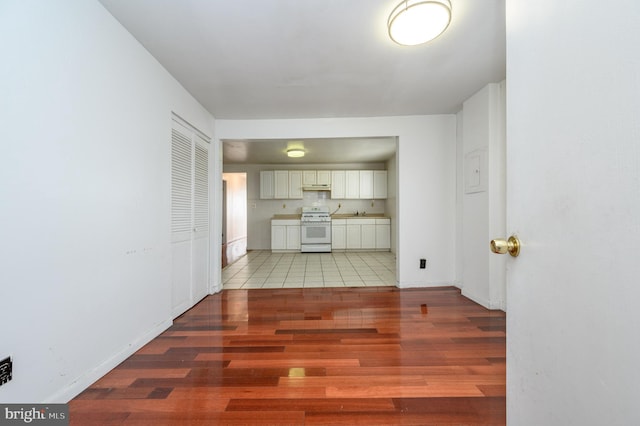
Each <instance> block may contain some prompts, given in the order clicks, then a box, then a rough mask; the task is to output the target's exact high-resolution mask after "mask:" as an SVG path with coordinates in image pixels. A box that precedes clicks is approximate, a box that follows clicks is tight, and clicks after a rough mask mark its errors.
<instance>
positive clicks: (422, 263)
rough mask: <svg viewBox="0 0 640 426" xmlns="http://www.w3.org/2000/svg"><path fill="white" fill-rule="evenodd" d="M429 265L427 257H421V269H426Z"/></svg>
mask: <svg viewBox="0 0 640 426" xmlns="http://www.w3.org/2000/svg"><path fill="white" fill-rule="evenodd" d="M426 267H427V259H420V269H425V268H426Z"/></svg>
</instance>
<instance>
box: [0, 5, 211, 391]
mask: <svg viewBox="0 0 640 426" xmlns="http://www.w3.org/2000/svg"><path fill="white" fill-rule="evenodd" d="M0 44H1V49H0V50H1V51H2V53H3V57H2V61H3V66H1V67H0V93H2V97H1V99H0V123H1V125H2V129H3V136H2V139H1V143H2V154H1V155H0V200H2V201H1V203H2V206H1V208H0V227H1V229H2V231H1V232H0V235H2V238H1V242H0V250H1V251H0V271H1V272H0V274H1V277H0V294H1V295H2V308H1V309H0V323H1V324H2V335H1V337H0V357H4V356H7V355H11V356H12V357H13V365H14V374H13V380H12V381H11V382H9V383H7V384H5V385H3V386H2V387H0V401H2V402H42V401H47V402H66V401H67V400H68V399H70V398H71V397H73V396H75V394H76V393H77V392H79V391H81V390H83V389H84V388H85V387H86V386H88V385H89V384H91V383H92V382H93V381H94V380H95V379H97V378H98V377H100V376H101V375H103V374H104V373H106V372H107V371H108V370H110V369H111V368H112V367H114V366H115V365H116V364H117V363H119V362H120V361H121V360H122V359H124V358H125V357H126V356H128V355H129V354H131V353H132V352H133V351H134V350H136V349H137V348H138V347H139V346H141V345H142V344H144V343H145V342H146V341H147V340H149V339H151V338H153V337H155V336H156V334H157V333H159V332H160V331H162V330H163V329H164V328H166V327H167V326H169V325H170V324H171V305H170V303H171V291H170V277H171V271H170V269H169V268H170V265H171V261H170V260H171V259H170V241H169V220H170V173H169V171H170V126H171V112H172V111H175V112H176V113H177V114H179V115H180V116H181V117H183V118H184V119H186V120H187V121H189V122H191V123H192V124H193V125H194V126H195V127H197V128H199V129H200V130H202V131H204V132H205V133H207V134H209V135H211V134H212V133H213V129H212V117H211V116H210V115H209V114H208V113H207V112H206V111H205V110H204V109H203V108H202V107H201V106H200V105H199V104H198V103H197V102H195V100H194V99H193V98H192V97H191V96H190V95H189V94H188V93H187V92H186V91H185V90H184V89H183V88H182V87H181V86H180V85H179V84H178V83H177V82H176V81H175V80H174V79H173V78H172V77H171V76H170V75H169V74H168V73H167V72H166V71H165V70H164V69H163V68H161V67H160V65H159V64H158V63H157V62H156V60H155V59H153V58H152V57H151V56H150V55H149V54H148V53H147V52H146V51H145V50H144V49H143V48H142V47H141V46H140V45H139V43H138V42H137V41H136V40H135V39H134V38H133V37H132V36H131V35H130V34H129V33H128V32H126V31H125V30H124V29H123V28H122V27H121V26H120V24H119V23H118V22H117V21H116V20H115V19H114V18H113V17H112V16H111V15H110V14H109V13H108V12H107V11H106V10H105V9H104V8H103V7H102V6H101V5H100V4H99V3H98V2H97V1H90V0H58V1H55V2H53V1H23V0H16V1H7V0H5V1H2V2H1V3H0ZM212 156H213V154H212ZM218 253H219V250H218ZM216 254H217V253H216ZM214 255H215V254H214ZM218 258H219V257H218Z"/></svg>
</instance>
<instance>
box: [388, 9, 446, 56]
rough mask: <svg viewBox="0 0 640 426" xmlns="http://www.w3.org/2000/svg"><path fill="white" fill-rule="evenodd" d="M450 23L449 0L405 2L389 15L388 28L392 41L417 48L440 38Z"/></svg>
mask: <svg viewBox="0 0 640 426" xmlns="http://www.w3.org/2000/svg"><path fill="white" fill-rule="evenodd" d="M450 22H451V2H450V1H449V0H403V1H402V2H400V4H398V5H397V6H396V7H395V8H394V9H393V11H392V12H391V14H390V15H389V20H388V21H387V28H388V29H389V37H391V40H393V41H395V42H396V43H398V44H402V45H405V46H415V45H417V44H422V43H426V42H428V41H431V40H433V39H434V38H436V37H438V36H439V35H440V34H442V33H443V32H444V30H446V29H447V27H448V26H449V23H450Z"/></svg>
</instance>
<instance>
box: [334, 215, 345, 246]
mask: <svg viewBox="0 0 640 426" xmlns="http://www.w3.org/2000/svg"><path fill="white" fill-rule="evenodd" d="M346 248H347V221H346V220H345V219H334V220H332V221H331V249H332V250H344V249H346Z"/></svg>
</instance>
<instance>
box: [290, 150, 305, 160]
mask: <svg viewBox="0 0 640 426" xmlns="http://www.w3.org/2000/svg"><path fill="white" fill-rule="evenodd" d="M287 156H288V157H291V158H300V157H304V149H300V148H290V149H288V150H287Z"/></svg>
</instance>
